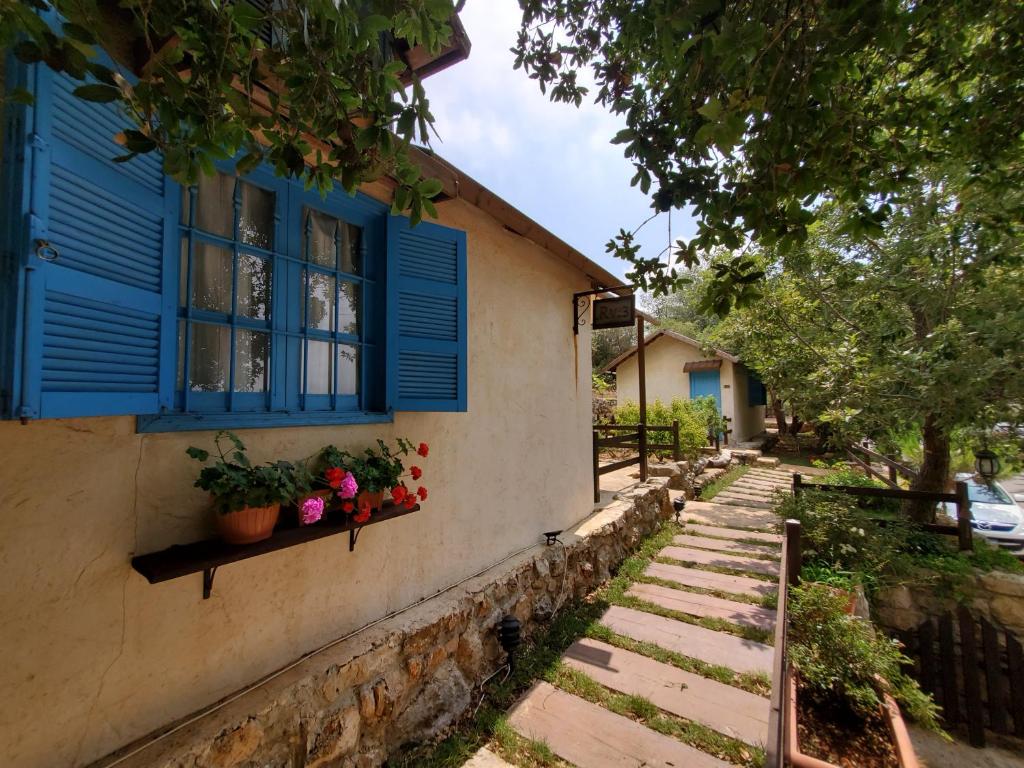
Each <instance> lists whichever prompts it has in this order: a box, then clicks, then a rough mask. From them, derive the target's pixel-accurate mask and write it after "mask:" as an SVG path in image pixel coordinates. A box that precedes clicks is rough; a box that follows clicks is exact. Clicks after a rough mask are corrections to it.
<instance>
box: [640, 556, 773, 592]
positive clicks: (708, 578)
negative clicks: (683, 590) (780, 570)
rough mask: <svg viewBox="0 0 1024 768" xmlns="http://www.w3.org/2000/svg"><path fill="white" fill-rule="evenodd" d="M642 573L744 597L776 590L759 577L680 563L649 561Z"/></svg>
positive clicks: (689, 585)
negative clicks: (669, 563)
mask: <svg viewBox="0 0 1024 768" xmlns="http://www.w3.org/2000/svg"><path fill="white" fill-rule="evenodd" d="M644 574H645V575H647V576H650V577H652V578H656V579H664V580H665V581H673V582H675V583H676V584H679V585H681V586H684V587H695V588H697V589H713V590H716V591H718V592H729V593H730V594H733V595H744V596H745V597H763V596H764V595H770V594H772V593H773V592H775V591H776V587H775V585H774V584H772V583H771V582H768V581H762V580H761V579H751V578H749V577H747V576H729V575H727V574H724V573H716V572H715V571H703V570H701V569H700V568H687V567H685V566H682V565H668V564H667V563H651V564H650V565H648V566H647V569H646V570H645V571H644Z"/></svg>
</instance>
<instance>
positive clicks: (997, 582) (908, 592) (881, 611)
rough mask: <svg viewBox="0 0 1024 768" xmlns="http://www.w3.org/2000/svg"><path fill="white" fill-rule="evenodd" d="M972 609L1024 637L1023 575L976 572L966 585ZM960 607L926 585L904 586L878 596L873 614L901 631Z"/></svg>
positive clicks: (952, 599) (964, 589)
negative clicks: (930, 617)
mask: <svg viewBox="0 0 1024 768" xmlns="http://www.w3.org/2000/svg"><path fill="white" fill-rule="evenodd" d="M961 591H962V592H963V594H964V595H965V596H966V597H967V599H968V604H969V606H970V608H971V612H972V613H974V614H975V615H976V616H984V617H985V618H986V619H988V620H989V621H991V622H993V623H994V624H996V625H998V626H1002V627H1005V628H1006V629H1008V630H1009V631H1010V632H1012V633H1014V634H1015V635H1016V636H1017V637H1018V638H1020V639H1022V640H1024V576H1021V575H1019V574H1014V573H1005V572H1002V571H990V572H988V573H980V572H979V573H976V574H975V575H974V577H973V578H972V579H971V580H970V581H969V582H968V583H967V584H965V585H964V586H963V588H962V590H961ZM956 607H957V602H956V600H955V599H954V598H953V597H951V596H945V595H942V594H940V593H937V592H936V591H935V590H934V589H930V588H927V587H917V586H915V587H908V586H901V587H895V588H892V589H888V590H885V591H884V592H881V593H880V594H878V595H877V596H876V597H875V600H874V601H873V605H872V611H873V617H874V618H875V619H876V620H877V621H878V623H879V624H881V625H882V626H884V627H888V628H889V629H895V630H899V631H906V630H909V629H916V628H917V627H918V626H920V625H921V624H922V623H923V622H924V620H925V619H926V618H927V617H929V616H938V615H940V614H942V613H945V612H947V611H953V610H955V609H956Z"/></svg>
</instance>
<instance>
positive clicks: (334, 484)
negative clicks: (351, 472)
mask: <svg viewBox="0 0 1024 768" xmlns="http://www.w3.org/2000/svg"><path fill="white" fill-rule="evenodd" d="M324 477H326V478H327V484H328V485H329V486H331V488H335V489H337V488H341V481H342V480H344V479H345V470H344V469H342V468H341V467H331V468H329V469H328V470H327V471H326V472H324Z"/></svg>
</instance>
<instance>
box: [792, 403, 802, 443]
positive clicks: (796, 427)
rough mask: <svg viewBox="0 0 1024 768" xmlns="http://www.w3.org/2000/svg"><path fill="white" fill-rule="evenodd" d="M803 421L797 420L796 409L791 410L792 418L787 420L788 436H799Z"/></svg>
mask: <svg viewBox="0 0 1024 768" xmlns="http://www.w3.org/2000/svg"><path fill="white" fill-rule="evenodd" d="M803 426H804V420H803V419H801V418H798V417H797V415H796V409H795V408H794V409H793V416H792V417H791V418H790V420H789V434H791V435H793V436H794V437H796V436H797V435H799V434H800V430H801V429H803Z"/></svg>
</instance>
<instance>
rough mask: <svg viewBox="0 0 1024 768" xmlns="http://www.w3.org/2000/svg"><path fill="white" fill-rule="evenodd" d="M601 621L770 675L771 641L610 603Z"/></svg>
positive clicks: (669, 647) (727, 664)
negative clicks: (744, 637) (758, 641)
mask: <svg viewBox="0 0 1024 768" xmlns="http://www.w3.org/2000/svg"><path fill="white" fill-rule="evenodd" d="M601 623H602V624H603V625H604V626H606V627H608V628H609V629H610V630H612V631H613V632H618V633H619V634H620V635H625V636H626V637H631V638H633V639H634V640H639V641H640V642H645V643H654V644H655V645H657V646H659V647H661V648H664V649H665V650H666V651H675V652H676V653H681V654H682V655H683V656H689V657H691V658H694V659H699V660H700V661H703V662H706V663H708V664H718V665H720V666H723V667H728V668H729V669H731V670H734V671H736V672H763V673H764V674H766V675H770V674H771V671H772V658H773V656H774V653H775V652H774V650H773V649H772V647H771V646H770V645H765V644H764V643H756V642H754V641H753V640H744V639H743V638H742V637H736V636H735V635H730V634H726V633H725V632H715V631H714V630H713V629H705V628H704V627H698V626H697V625H695V624H687V623H686V622H685V621H676V620H675V619H666V618H665V617H664V616H656V615H655V614H653V613H647V612H645V611H637V610H634V609H633V608H623V607H621V606H618V605H613V606H611V607H610V608H609V609H608V610H607V611H605V614H604V616H602V617H601Z"/></svg>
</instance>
